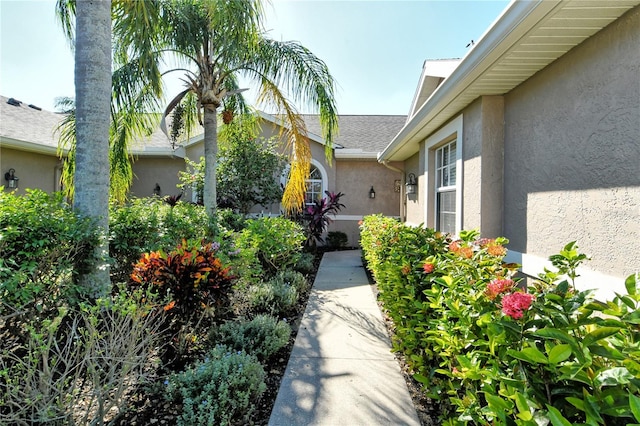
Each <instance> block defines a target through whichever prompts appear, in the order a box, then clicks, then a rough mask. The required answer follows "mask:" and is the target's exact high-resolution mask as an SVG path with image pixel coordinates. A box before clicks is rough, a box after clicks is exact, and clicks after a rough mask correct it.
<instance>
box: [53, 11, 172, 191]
mask: <svg viewBox="0 0 640 426" xmlns="http://www.w3.org/2000/svg"><path fill="white" fill-rule="evenodd" d="M155 6H156V2H154V1H137V0H113V2H112V16H113V19H114V21H113V22H114V25H115V26H116V27H117V26H118V19H119V16H122V15H123V14H124V15H127V14H130V15H132V16H137V17H140V16H154V15H155V14H157V8H156V7H155ZM75 13H76V1H75V0H58V2H57V4H56V14H57V16H58V18H59V20H60V23H61V25H62V27H63V30H64V33H65V35H66V36H67V39H68V41H69V42H70V44H71V46H72V47H73V46H74V43H75ZM113 65H114V66H113V73H112V78H111V82H112V88H111V90H112V96H111V109H110V116H111V119H110V132H109V154H108V158H109V164H110V168H109V181H110V185H109V195H110V198H111V199H112V200H114V201H117V202H123V201H124V200H125V199H126V196H127V192H128V191H129V188H130V187H131V184H132V183H133V169H132V163H133V160H134V159H133V156H132V155H131V154H130V150H129V147H130V145H131V143H132V142H133V141H135V140H137V139H141V138H144V137H146V136H149V135H151V133H152V132H153V131H154V130H155V128H156V127H157V126H158V123H159V122H160V114H159V113H155V114H153V113H151V114H150V113H148V112H149V111H158V110H159V109H160V103H159V100H160V99H161V97H162V84H161V76H160V75H156V76H153V75H151V74H150V73H149V72H148V70H149V67H147V66H146V63H145V62H144V60H143V58H140V59H138V60H130V59H129V57H128V56H127V55H126V54H120V55H114V64H113ZM151 72H153V70H151ZM143 74H146V75H145V78H144V79H138V78H137V77H136V76H139V75H143ZM56 106H57V108H58V109H60V110H62V112H64V113H65V119H64V120H63V121H62V122H61V124H60V126H59V127H58V131H59V149H58V152H59V155H60V157H61V158H62V156H63V151H64V150H67V151H68V155H67V157H66V158H65V161H64V165H63V170H62V183H63V188H64V190H65V193H66V195H67V197H68V198H69V199H73V198H74V194H75V167H76V164H75V155H76V128H75V126H76V114H75V100H74V99H72V98H59V99H57V102H56Z"/></svg>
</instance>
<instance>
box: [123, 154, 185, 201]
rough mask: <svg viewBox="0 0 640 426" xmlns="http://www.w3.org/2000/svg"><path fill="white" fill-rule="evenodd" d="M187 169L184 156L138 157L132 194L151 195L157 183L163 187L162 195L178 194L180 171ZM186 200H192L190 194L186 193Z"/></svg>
mask: <svg viewBox="0 0 640 426" xmlns="http://www.w3.org/2000/svg"><path fill="white" fill-rule="evenodd" d="M182 170H185V162H184V160H183V159H182V158H174V159H172V158H153V157H144V158H138V159H137V160H136V162H135V163H134V164H133V173H134V178H133V185H131V191H130V194H131V195H132V196H135V197H150V196H152V195H153V189H154V187H155V185H156V183H157V184H159V185H160V188H161V194H160V195H161V196H163V197H164V196H166V195H177V194H179V193H180V190H179V189H178V188H177V187H176V185H177V184H178V183H179V180H178V171H182ZM184 201H191V198H190V195H189V194H185V197H184Z"/></svg>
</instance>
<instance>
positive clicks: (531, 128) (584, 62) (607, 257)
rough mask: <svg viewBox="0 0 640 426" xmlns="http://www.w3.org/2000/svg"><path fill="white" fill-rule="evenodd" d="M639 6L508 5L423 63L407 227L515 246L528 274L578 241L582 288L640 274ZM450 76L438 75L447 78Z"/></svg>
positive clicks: (399, 142)
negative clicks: (472, 36)
mask: <svg viewBox="0 0 640 426" xmlns="http://www.w3.org/2000/svg"><path fill="white" fill-rule="evenodd" d="M639 3H640V2H639V1H637V0H633V1H625V0H590V1H574V0H568V1H514V2H512V3H510V4H509V6H508V7H507V8H506V9H505V11H504V12H503V13H502V14H501V16H500V17H499V18H498V19H497V20H496V21H495V22H494V24H492V26H491V27H490V28H489V29H488V30H487V31H486V32H485V34H484V35H483V36H482V38H481V39H480V40H479V41H478V42H477V43H476V44H475V46H473V47H471V50H470V51H469V52H468V53H467V55H466V56H465V57H464V58H463V59H462V60H460V61H459V62H455V61H426V62H425V65H424V69H423V74H422V76H421V78H420V83H419V87H418V89H417V93H416V97H415V100H414V103H413V105H412V109H411V112H410V116H409V119H408V120H407V123H406V125H405V126H404V127H403V128H402V130H401V131H400V132H399V133H398V135H397V136H395V137H394V138H393V139H391V142H390V143H389V144H388V145H387V146H386V147H385V148H384V149H383V150H382V152H381V153H380V154H379V156H378V160H379V161H380V162H381V163H383V164H386V163H387V162H401V163H402V166H401V168H402V169H403V170H404V172H405V180H407V179H408V178H410V177H412V176H411V175H410V174H413V176H415V177H416V181H417V189H416V191H415V194H409V195H406V194H404V196H403V199H404V200H406V221H407V222H408V223H411V224H415V225H418V224H421V223H424V224H426V225H427V226H429V227H434V228H437V229H440V230H444V231H448V232H452V233H454V234H455V233H457V232H459V231H460V230H463V229H479V230H481V232H482V234H483V235H484V236H486V237H495V236H499V235H503V236H505V237H507V238H508V239H509V240H510V244H509V257H508V260H510V261H514V262H518V263H520V264H522V271H523V272H524V273H525V274H529V275H532V276H536V275H537V274H538V273H541V272H542V271H543V267H544V266H548V263H547V258H548V256H549V255H551V254H555V253H557V252H558V251H559V250H560V249H561V248H562V247H563V246H564V244H566V243H568V242H570V241H574V240H575V241H577V244H578V245H579V247H580V250H581V251H582V252H585V253H588V254H589V255H590V256H591V258H592V260H591V261H590V262H588V263H587V264H586V266H585V267H584V268H582V270H581V271H580V273H581V277H580V278H579V281H578V285H579V287H581V288H597V289H598V291H597V296H598V297H599V298H610V297H612V296H613V292H619V293H624V278H625V277H627V276H628V275H630V274H632V273H634V272H637V271H639V270H640V255H639V253H640V6H638V4H639ZM443 74H446V75H443Z"/></svg>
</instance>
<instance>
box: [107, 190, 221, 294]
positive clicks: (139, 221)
mask: <svg viewBox="0 0 640 426" xmlns="http://www.w3.org/2000/svg"><path fill="white" fill-rule="evenodd" d="M109 233H110V237H109V255H110V257H111V258H112V261H113V265H112V268H111V275H112V277H113V279H114V281H116V282H126V281H127V279H128V277H129V275H130V274H131V270H132V266H133V264H134V263H136V262H137V260H138V259H139V258H140V256H141V255H142V254H143V253H148V252H152V251H158V250H164V251H169V250H171V249H172V248H173V247H175V246H176V245H177V244H179V243H180V241H182V239H193V238H198V239H201V238H203V237H211V236H212V235H213V234H214V226H213V224H212V223H210V220H209V218H208V216H207V214H206V212H205V211H204V208H203V207H201V206H196V205H193V204H189V203H177V204H176V205H175V206H170V205H169V204H167V203H165V202H164V201H163V200H162V199H160V198H157V197H151V198H136V199H133V200H131V201H130V202H129V203H128V204H127V205H125V206H120V205H115V204H114V205H112V206H111V209H110V218H109Z"/></svg>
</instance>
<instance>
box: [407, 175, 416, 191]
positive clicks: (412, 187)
mask: <svg viewBox="0 0 640 426" xmlns="http://www.w3.org/2000/svg"><path fill="white" fill-rule="evenodd" d="M405 186H406V189H407V195H409V194H415V193H416V191H417V190H418V182H416V175H414V174H413V173H409V176H407V183H406V184H405Z"/></svg>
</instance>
